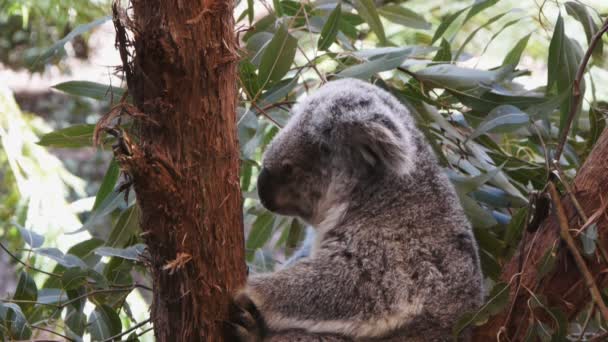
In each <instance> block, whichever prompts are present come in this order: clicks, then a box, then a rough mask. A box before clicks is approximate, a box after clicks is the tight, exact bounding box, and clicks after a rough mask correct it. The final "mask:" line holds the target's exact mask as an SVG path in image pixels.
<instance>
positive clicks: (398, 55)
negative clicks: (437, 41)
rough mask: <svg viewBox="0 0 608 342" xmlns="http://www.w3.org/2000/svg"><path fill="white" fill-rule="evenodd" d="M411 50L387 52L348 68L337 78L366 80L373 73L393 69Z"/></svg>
mask: <svg viewBox="0 0 608 342" xmlns="http://www.w3.org/2000/svg"><path fill="white" fill-rule="evenodd" d="M411 51H412V50H410V49H404V50H400V51H394V52H389V53H387V54H384V55H381V56H380V57H377V58H374V59H372V60H369V61H367V62H363V63H361V64H357V65H353V66H350V67H348V68H346V69H344V70H342V71H341V72H340V73H338V75H337V76H338V77H342V78H346V77H354V78H361V79H367V78H369V77H371V76H372V75H374V74H375V73H378V72H381V71H387V70H391V69H395V68H397V67H399V66H400V65H401V63H403V61H404V60H405V59H406V58H407V56H408V55H409V54H410V53H411Z"/></svg>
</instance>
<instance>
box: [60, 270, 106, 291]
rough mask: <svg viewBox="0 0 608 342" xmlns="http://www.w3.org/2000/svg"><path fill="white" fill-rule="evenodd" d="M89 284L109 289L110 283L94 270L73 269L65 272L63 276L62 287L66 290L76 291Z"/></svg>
mask: <svg viewBox="0 0 608 342" xmlns="http://www.w3.org/2000/svg"><path fill="white" fill-rule="evenodd" d="M89 283H91V284H93V285H94V286H95V287H96V288H107V287H108V281H107V280H106V279H105V277H104V276H103V275H101V274H100V273H98V272H95V271H94V270H92V269H82V268H79V267H71V268H68V269H67V270H66V271H65V272H63V275H62V276H61V285H62V287H63V288H64V289H66V290H75V289H78V288H79V287H81V286H84V285H86V284H89Z"/></svg>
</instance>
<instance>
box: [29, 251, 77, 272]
mask: <svg viewBox="0 0 608 342" xmlns="http://www.w3.org/2000/svg"><path fill="white" fill-rule="evenodd" d="M33 252H34V253H36V254H37V255H42V256H45V257H47V258H49V259H52V260H54V261H56V262H57V263H58V264H60V265H61V266H63V267H68V268H69V267H81V268H86V267H87V264H85V263H84V261H82V260H80V258H78V257H77V256H75V255H71V254H65V255H64V254H63V252H62V251H60V250H59V249H57V248H52V247H51V248H37V249H34V250H33Z"/></svg>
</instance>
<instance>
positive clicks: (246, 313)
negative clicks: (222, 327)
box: [227, 293, 265, 342]
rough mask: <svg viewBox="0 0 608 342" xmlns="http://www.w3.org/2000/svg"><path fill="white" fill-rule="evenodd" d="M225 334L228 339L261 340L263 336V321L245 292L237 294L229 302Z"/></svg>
mask: <svg viewBox="0 0 608 342" xmlns="http://www.w3.org/2000/svg"><path fill="white" fill-rule="evenodd" d="M229 320H230V321H229V322H227V325H228V326H227V329H228V332H227V335H228V337H229V339H228V340H229V341H235V342H237V341H238V342H261V341H262V340H263V337H264V331H265V329H264V321H263V319H262V316H261V315H260V312H259V311H258V309H257V308H256V306H255V304H254V303H253V301H251V299H250V298H249V297H248V296H247V295H246V294H245V293H241V294H239V295H237V296H236V297H235V298H234V299H233V301H232V303H231V304H230V310H229Z"/></svg>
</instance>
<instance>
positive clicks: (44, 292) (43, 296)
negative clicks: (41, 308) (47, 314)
mask: <svg viewBox="0 0 608 342" xmlns="http://www.w3.org/2000/svg"><path fill="white" fill-rule="evenodd" d="M67 299H68V297H67V295H66V293H65V291H64V290H63V289H40V290H39V291H38V299H37V300H36V301H37V302H38V303H42V304H57V303H61V302H65V301H66V300H67Z"/></svg>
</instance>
